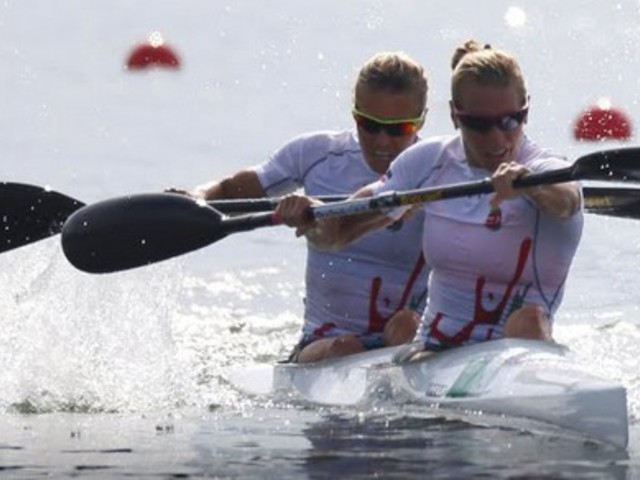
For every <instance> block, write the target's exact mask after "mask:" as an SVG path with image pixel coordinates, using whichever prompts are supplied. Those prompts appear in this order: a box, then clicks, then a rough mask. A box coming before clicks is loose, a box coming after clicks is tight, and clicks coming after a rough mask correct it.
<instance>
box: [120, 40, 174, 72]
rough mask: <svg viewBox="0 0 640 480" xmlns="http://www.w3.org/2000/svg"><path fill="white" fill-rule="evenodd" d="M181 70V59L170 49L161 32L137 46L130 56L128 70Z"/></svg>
mask: <svg viewBox="0 0 640 480" xmlns="http://www.w3.org/2000/svg"><path fill="white" fill-rule="evenodd" d="M153 67H160V68H172V69H178V68H180V58H179V57H178V55H177V54H176V53H175V52H174V51H173V49H172V48H171V47H169V46H168V45H167V44H166V43H165V42H164V39H163V38H162V35H161V34H160V33H159V32H153V33H152V34H151V35H149V39H148V41H146V42H143V43H141V44H139V45H138V46H136V47H135V48H134V49H133V50H132V51H131V53H130V54H129V59H128V60H127V68H128V69H129V70H142V69H146V68H153Z"/></svg>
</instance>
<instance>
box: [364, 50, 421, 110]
mask: <svg viewBox="0 0 640 480" xmlns="http://www.w3.org/2000/svg"><path fill="white" fill-rule="evenodd" d="M365 89H370V90H377V91H388V92H391V93H411V92H415V93H416V95H417V98H418V101H419V103H420V105H419V107H420V108H419V111H418V112H416V116H418V115H420V114H421V113H422V112H423V111H424V109H425V108H426V106H427V92H428V90H429V82H428V80H427V74H426V72H425V70H424V68H423V67H422V66H421V65H420V64H419V63H418V62H416V61H415V60H414V59H412V58H411V57H410V56H409V55H407V54H406V53H403V52H380V53H377V54H376V55H374V56H373V57H371V58H370V59H369V60H367V62H365V64H364V65H363V66H362V68H361V69H360V72H359V73H358V78H357V80H356V84H355V87H354V99H353V101H354V105H355V104H356V99H357V97H358V95H359V93H360V92H362V91H363V90H365Z"/></svg>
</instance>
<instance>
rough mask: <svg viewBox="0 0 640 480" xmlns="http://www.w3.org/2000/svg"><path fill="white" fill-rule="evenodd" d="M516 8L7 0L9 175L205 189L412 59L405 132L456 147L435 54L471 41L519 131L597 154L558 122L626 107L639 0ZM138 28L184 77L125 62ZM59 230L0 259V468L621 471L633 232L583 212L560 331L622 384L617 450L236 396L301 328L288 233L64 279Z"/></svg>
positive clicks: (633, 338) (508, 425)
mask: <svg viewBox="0 0 640 480" xmlns="http://www.w3.org/2000/svg"><path fill="white" fill-rule="evenodd" d="M526 3H527V4H526V5H523V6H519V7H517V8H516V10H513V8H514V6H513V5H512V4H511V3H510V2H502V1H497V2H493V3H492V4H491V6H488V5H487V6H484V7H483V10H481V11H478V8H477V5H476V3H474V2H458V3H456V4H455V5H452V4H451V2H448V1H447V2H445V1H428V2H414V1H410V0H401V1H394V2H386V1H374V2H371V1H364V0H362V1H359V0H358V1H353V2H338V1H331V0H328V1H324V2H293V1H284V2H251V1H248V0H234V1H229V2H204V1H199V0H198V1H192V2H188V3H185V2H182V1H180V2H178V1H167V2H162V3H160V4H159V3H158V2H151V1H139V2H136V3H135V4H131V3H130V2H125V1H113V0H112V1H109V2H91V3H90V4H89V3H86V2H79V1H75V0H64V1H62V2H56V3H55V4H53V3H49V2H44V1H38V0H36V1H32V2H5V3H4V4H3V5H1V6H0V26H1V27H2V28H0V55H2V58H3V60H4V65H5V67H4V68H3V72H2V74H0V85H1V86H2V87H3V91H4V92H6V96H5V101H4V108H3V113H2V114H0V127H1V128H0V145H1V146H2V151H3V159H4V160H3V161H4V163H3V165H4V167H5V168H4V170H3V171H4V174H3V179H6V180H10V181H19V182H25V183H32V184H36V185H51V186H52V187H54V188H55V189H57V190H60V191H62V192H64V193H66V194H68V195H71V196H74V197H77V198H79V199H80V200H82V201H85V202H91V201H94V200H98V199H103V198H108V197H112V196H117V195H123V194H127V193H142V192H147V191H159V190H161V189H163V188H164V187H166V186H169V185H177V186H191V185H194V184H196V183H200V182H203V181H205V180H208V179H210V178H214V177H219V176H221V175H224V174H226V173H229V172H231V171H234V170H235V169H237V168H241V167H243V166H246V165H249V164H251V163H254V162H257V161H261V160H262V159H264V158H265V156H266V155H268V153H269V152H270V151H271V150H273V149H274V148H276V147H277V146H278V145H279V144H280V143H281V142H283V141H284V140H285V139H287V138H289V137H291V136H292V135H295V134H298V133H301V132H303V131H307V130H311V129H321V128H337V127H346V126H349V125H350V117H349V108H350V102H349V95H350V92H349V87H350V83H351V80H352V79H353V75H354V74H355V71H356V69H357V66H358V65H359V64H360V63H362V62H363V61H364V60H365V59H366V58H368V57H369V56H370V55H371V54H372V53H374V52H375V51H377V50H397V49H402V50H405V51H407V52H409V53H410V54H412V55H413V56H415V57H416V58H417V59H418V60H420V61H421V62H423V63H425V64H426V65H427V66H428V69H429V71H430V77H431V94H430V100H429V102H430V113H429V119H428V121H427V127H426V130H425V134H432V133H433V134H435V133H438V134H440V133H445V132H450V131H451V129H450V125H449V119H448V113H447V110H446V105H447V101H448V96H447V95H448V94H447V92H448V84H447V78H448V75H449V72H448V60H449V56H450V53H451V52H452V49H453V47H454V46H455V45H457V44H458V43H459V42H461V41H463V40H465V39H466V38H468V37H470V36H474V37H477V38H479V39H480V40H481V41H489V42H492V43H495V44H496V45H499V46H502V47H504V48H506V49H508V50H511V51H514V52H515V53H516V54H517V55H518V56H519V57H520V58H521V59H522V63H523V67H524V68H525V72H526V73H527V74H528V77H529V83H530V90H531V95H532V102H531V105H532V111H531V118H530V121H529V125H528V126H527V128H528V131H529V132H530V133H531V134H532V136H533V137H535V138H536V139H538V140H539V141H540V142H541V143H544V144H546V145H549V146H551V147H554V148H556V149H560V150H562V151H566V152H567V153H568V154H569V155H571V156H576V155H579V154H581V153H584V152H588V151H592V150H594V149H598V148H605V147H608V146H610V145H605V144H603V145H599V144H596V145H594V144H586V145H585V144H583V145H578V144H575V143H573V141H572V140H571V137H570V131H571V124H572V121H573V119H574V117H575V115H576V114H577V113H578V112H579V111H580V110H581V109H582V108H583V107H584V106H585V105H586V104H590V103H592V102H594V101H595V100H596V99H597V98H599V97H600V96H609V97H611V99H612V101H613V102H614V103H615V104H618V105H622V106H624V107H626V108H627V110H628V112H629V113H630V115H631V116H632V117H635V118H640V117H638V112H637V105H638V91H640V90H638V88H637V87H638V85H637V83H638V80H637V78H636V77H637V76H636V75H632V72H637V71H638V69H639V68H640V65H637V63H638V62H639V61H640V60H639V58H638V56H637V55H636V54H635V52H636V51H637V46H638V45H637V44H638V39H640V28H639V27H638V25H640V22H638V16H639V15H640V13H639V7H638V5H637V2H632V1H630V0H629V1H622V2H617V3H616V4H615V5H614V4H609V3H608V2H597V1H595V0H594V1H586V2H583V3H582V4H581V6H580V7H578V6H574V5H572V4H568V5H564V4H562V5H561V4H558V2H553V1H551V0H547V1H539V2H526ZM518 9H520V10H518ZM518 12H520V13H518ZM507 13H508V15H507ZM523 13H524V14H525V20H526V21H525V22H524V23H521V21H522V17H521V14H523ZM519 15H520V16H519ZM479 19H480V20H481V21H479ZM45 20H46V21H45ZM249 26H250V27H249ZM152 30H161V31H162V33H164V35H165V37H166V39H167V41H169V42H171V43H172V44H173V45H175V47H176V48H177V49H178V50H179V52H180V54H181V55H182V57H183V60H184V68H183V69H182V70H180V71H178V72H162V71H155V72H146V73H142V74H137V75H132V74H130V73H127V72H125V71H123V69H122V64H123V63H124V60H125V57H126V54H127V52H128V50H129V48H130V47H131V46H132V45H133V44H134V43H135V42H137V41H139V40H142V39H144V38H145V37H146V35H148V33H149V32H150V31H152ZM327 32H331V35H328V33H327ZM602 65H605V66H606V68H603V67H602ZM183 234H188V232H176V235H183ZM58 240H59V239H57V238H52V239H50V240H46V241H43V242H39V243H38V244H35V245H32V246H29V247H26V248H23V249H20V250H18V251H15V252H7V253H3V254H2V255H0V285H1V288H0V306H1V307H2V330H1V331H0V365H1V366H2V368H0V476H3V477H6V478H41V477H52V478H65V477H74V478H75V477H92V478H114V477H115V478H117V477H130V478H192V477H193V478H203V477H204V478H207V477H211V478H216V477H218V478H252V477H253V478H331V477H336V476H339V475H340V476H345V477H348V478H360V477H362V478H365V477H366V478H371V477H379V478H411V477H425V478H474V477H475V478H572V479H573V478H597V479H600V478H616V479H617V478H640V420H639V419H640V367H639V365H640V363H639V362H638V356H637V352H638V345H639V344H640V321H639V320H638V318H639V317H638V310H639V308H640V305H639V304H638V295H637V291H638V289H637V278H638V276H637V272H638V271H640V255H639V252H640V221H633V220H622V219H614V218H606V217H591V216H590V217H589V218H588V219H587V222H586V225H585V232H584V239H583V242H582V245H581V247H580V250H579V252H578V256H577V258H576V261H575V264H574V267H573V271H572V273H571V276H570V278H569V282H568V285H567V291H566V295H565V302H564V305H563V307H562V309H561V312H560V315H559V318H558V320H557V328H556V332H555V334H556V337H557V338H558V340H560V341H561V342H563V343H565V344H567V345H570V346H571V348H572V349H573V350H574V351H575V352H576V354H577V355H578V356H579V357H580V358H581V360H582V361H583V362H584V363H585V364H586V365H588V366H589V368H591V369H592V370H593V371H594V372H596V373H598V374H600V375H603V376H605V377H608V378H612V379H615V380H617V381H620V382H622V383H623V384H624V385H625V387H626V388H627V391H628V400H629V413H630V422H631V443H630V446H629V449H628V450H626V451H621V450H619V449H615V448H612V447H608V446H604V445H600V444H596V443H593V442H588V441H584V440H583V439H577V438H571V437H569V436H567V435H566V432H560V431H549V430H548V429H542V428H540V426H538V425H526V424H516V423H514V422H512V421H510V420H504V419H502V420H501V419H490V418H488V417H482V416H477V415H464V414H461V413H458V414H455V415H454V414H452V413H447V412H440V411H424V410H417V409H415V408H414V407H410V406H406V405H405V406H402V405H393V404H390V403H388V402H387V403H385V402H382V403H379V404H374V405H373V406H368V407H362V408H347V409H327V408H319V407H315V406H311V405H304V404H302V405H301V404H299V403H291V402H286V401H282V400H280V401H278V402H273V401H270V400H264V399H251V398H247V397H245V396H243V395H241V394H240V393H238V392H237V391H235V390H234V389H233V388H231V387H230V385H229V383H228V378H227V374H228V371H229V369H230V368H231V367H232V366H234V365H236V364H238V363H247V362H265V361H267V362H269V361H276V360H278V359H281V358H282V357H283V356H285V355H286V354H287V353H288V351H289V349H290V348H291V346H292V345H293V344H294V343H295V341H296V338H297V332H298V329H299V326H300V320H299V318H300V313H301V310H302V290H301V287H302V278H303V265H304V254H305V252H304V244H303V243H302V241H300V240H296V239H295V238H293V234H292V233H291V232H290V231H287V230H286V229H284V228H273V229H262V230H258V231H255V232H251V233H242V234H235V235H232V236H230V237H229V238H226V239H224V240H221V241H219V242H217V243H216V244H214V245H211V246H209V247H208V248H206V249H203V250H201V251H199V252H195V253H192V254H189V255H187V256H185V257H183V258H180V259H176V260H173V261H169V262H165V263H162V264H159V265H155V266H150V267H147V268H141V269H137V270H132V271H128V272H122V273H117V274H112V275H102V276H92V275H87V274H84V273H81V272H78V271H76V270H74V269H73V268H72V267H71V266H70V265H69V264H68V263H67V262H66V260H65V258H64V257H63V255H62V253H61V251H60V247H59V243H58Z"/></svg>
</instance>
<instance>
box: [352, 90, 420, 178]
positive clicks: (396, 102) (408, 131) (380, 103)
mask: <svg viewBox="0 0 640 480" xmlns="http://www.w3.org/2000/svg"><path fill="white" fill-rule="evenodd" d="M355 108H356V109H357V112H359V113H361V114H363V115H362V116H361V117H360V118H359V119H358V115H357V113H355V112H354V118H356V123H357V127H358V138H359V139H360V146H361V148H362V153H363V154H364V158H365V160H366V161H367V163H368V164H369V166H370V167H371V169H372V170H374V171H376V172H378V173H380V174H383V173H385V172H386V171H387V169H388V168H389V164H390V163H391V162H392V161H393V160H394V159H395V158H396V157H397V156H398V155H399V154H400V153H401V152H402V151H403V150H405V149H406V148H407V147H409V146H410V145H412V144H413V143H414V142H415V141H416V137H417V134H418V131H419V130H420V128H422V125H423V123H424V122H423V121H420V122H415V121H414V122H413V125H414V126H415V128H410V125H408V124H407V122H403V123H404V124H403V125H400V126H398V125H396V126H395V127H394V123H389V121H392V120H412V119H416V118H420V117H421V116H422V114H423V111H422V105H421V103H420V102H419V99H418V95H416V94H415V93H413V92H411V93H391V92H387V91H380V90H372V89H367V88H363V89H361V91H360V92H359V93H358V95H357V97H356V105H355ZM376 120H379V121H382V123H378V122H376ZM408 123H411V122H408ZM387 125H388V126H389V128H386V126H387Z"/></svg>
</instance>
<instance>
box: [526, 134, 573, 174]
mask: <svg viewBox="0 0 640 480" xmlns="http://www.w3.org/2000/svg"><path fill="white" fill-rule="evenodd" d="M519 161H520V163H522V164H524V165H527V166H528V167H529V168H531V169H532V170H534V171H539V170H545V169H549V168H563V167H566V166H568V165H569V163H570V162H569V160H568V159H567V157H566V156H565V155H562V154H561V153H559V152H557V151H554V150H553V149H550V148H543V147H541V146H539V145H538V144H537V143H535V142H534V141H532V140H531V139H529V138H528V137H527V136H524V137H523V139H522V145H521V148H520V160H519Z"/></svg>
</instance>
